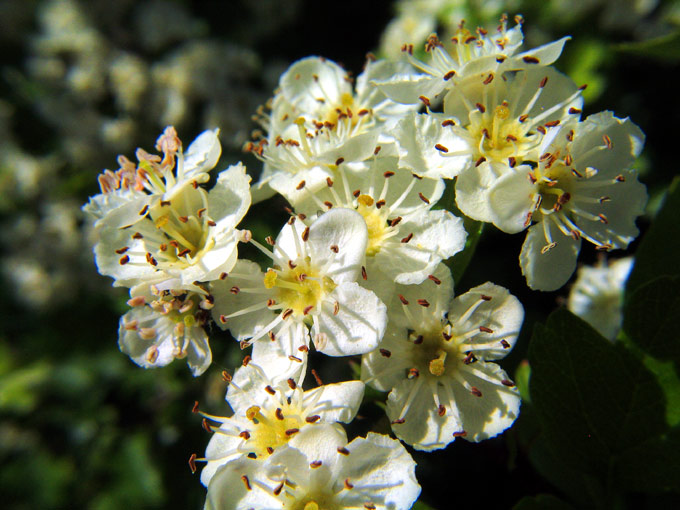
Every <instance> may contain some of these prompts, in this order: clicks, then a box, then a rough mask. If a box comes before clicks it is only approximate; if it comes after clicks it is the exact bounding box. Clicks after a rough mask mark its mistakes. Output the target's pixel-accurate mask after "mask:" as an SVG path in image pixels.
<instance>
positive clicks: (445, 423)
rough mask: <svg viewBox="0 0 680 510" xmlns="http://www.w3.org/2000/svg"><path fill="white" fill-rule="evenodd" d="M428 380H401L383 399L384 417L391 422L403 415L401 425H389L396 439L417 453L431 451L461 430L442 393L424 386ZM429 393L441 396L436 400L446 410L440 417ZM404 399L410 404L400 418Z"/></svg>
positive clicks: (446, 443) (426, 385) (442, 446)
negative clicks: (385, 407)
mask: <svg viewBox="0 0 680 510" xmlns="http://www.w3.org/2000/svg"><path fill="white" fill-rule="evenodd" d="M428 380H429V378H427V376H423V378H422V379H420V378H417V379H402V380H401V381H400V382H399V384H398V385H397V386H395V388H394V389H393V390H392V391H391V392H390V394H389V395H388V397H387V416H388V418H389V419H390V420H392V421H394V420H396V419H397V418H399V417H401V416H403V419H404V423H395V424H393V425H392V430H393V431H394V433H395V435H396V436H397V437H398V438H399V439H401V440H402V441H404V442H405V443H407V444H409V445H411V446H413V447H414V448H416V449H417V450H425V451H432V450H437V449H439V448H444V447H446V445H448V444H449V443H451V442H453V440H454V436H453V433H454V432H459V431H461V430H462V424H461V423H460V421H458V419H457V413H454V412H452V410H451V405H450V404H449V405H446V404H448V402H446V400H444V396H445V392H444V391H439V385H438V384H437V383H434V384H428ZM444 384H448V382H445V383H444ZM433 390H436V391H438V392H439V393H440V394H441V395H440V396H439V401H440V402H441V401H444V402H445V405H446V407H447V408H448V409H447V411H448V412H446V413H445V414H444V415H443V416H439V407H438V406H437V404H435V401H434V397H433V393H432V392H433ZM412 391H415V392H416V395H415V396H412V395H411V392H412ZM407 400H408V401H410V403H409V408H408V411H407V412H406V414H404V415H402V409H403V408H404V405H405V404H406V403H407Z"/></svg>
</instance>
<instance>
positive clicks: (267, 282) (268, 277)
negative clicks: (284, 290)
mask: <svg viewBox="0 0 680 510" xmlns="http://www.w3.org/2000/svg"><path fill="white" fill-rule="evenodd" d="M277 278H278V275H277V274H276V271H274V270H273V269H269V270H267V272H266V273H265V274H264V286H265V288H266V289H271V288H273V287H274V286H275V285H276V279H277Z"/></svg>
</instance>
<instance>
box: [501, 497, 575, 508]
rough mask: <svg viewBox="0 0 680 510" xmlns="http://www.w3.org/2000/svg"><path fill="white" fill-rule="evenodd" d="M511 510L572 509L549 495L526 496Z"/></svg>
mask: <svg viewBox="0 0 680 510" xmlns="http://www.w3.org/2000/svg"><path fill="white" fill-rule="evenodd" d="M512 508H513V510H574V507H573V506H571V505H568V504H567V503H565V502H564V501H562V500H561V499H559V498H556V497H555V496H553V495H551V494H538V495H537V496H526V497H524V498H522V499H521V500H520V501H519V503H517V504H516V505H515V506H514V507H512Z"/></svg>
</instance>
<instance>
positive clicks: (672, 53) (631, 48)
mask: <svg viewBox="0 0 680 510" xmlns="http://www.w3.org/2000/svg"><path fill="white" fill-rule="evenodd" d="M615 49H616V50H617V51H620V52H621V53H627V54H630V55H638V56H641V57H651V58H655V59H658V60H661V61H664V62H668V63H675V62H678V61H679V60H680V30H675V31H673V32H671V33H670V34H666V35H662V36H660V37H655V38H653V39H648V40H646V41H639V42H630V43H624V44H619V45H618V46H616V47H615Z"/></svg>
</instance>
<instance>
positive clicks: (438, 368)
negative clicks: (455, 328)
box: [428, 349, 447, 377]
mask: <svg viewBox="0 0 680 510" xmlns="http://www.w3.org/2000/svg"><path fill="white" fill-rule="evenodd" d="M446 354H447V352H446V351H444V350H441V349H440V350H439V351H437V357H436V358H435V359H433V360H431V361H430V363H429V366H428V368H429V369H430V373H431V374H432V375H435V376H437V377H438V376H440V375H444V371H445V370H446V365H445V364H444V362H445V361H446Z"/></svg>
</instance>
